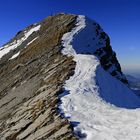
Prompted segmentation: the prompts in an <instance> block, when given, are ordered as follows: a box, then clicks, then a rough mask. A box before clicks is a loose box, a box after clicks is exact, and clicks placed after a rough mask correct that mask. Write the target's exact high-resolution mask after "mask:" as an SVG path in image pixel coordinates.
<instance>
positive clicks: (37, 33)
mask: <svg viewBox="0 0 140 140" xmlns="http://www.w3.org/2000/svg"><path fill="white" fill-rule="evenodd" d="M139 107H140V99H139V98H138V97H137V96H136V95H135V94H134V93H133V92H132V91H131V90H130V89H129V87H128V85H127V80H126V78H125V75H124V74H123V73H122V71H121V67H120V64H119V62H118V60H117V57H116V54H115V52H114V51H113V50H112V48H111V45H110V40H109V37H108V35H107V34H106V33H105V32H104V31H103V29H101V27H100V26H99V24H97V23H96V22H95V21H93V20H90V19H89V18H87V17H85V16H77V15H70V14H58V15H55V16H50V17H48V18H47V19H44V20H43V21H41V22H39V23H37V24H33V25H31V26H29V27H27V28H26V29H24V30H23V31H20V32H18V33H17V35H16V36H15V37H14V38H13V39H12V40H10V41H9V42H8V43H7V44H6V45H4V46H3V47H2V48H1V50H0V114H1V115H0V138H1V139H2V140H6V139H8V140H13V139H14V140H23V139H26V140H40V139H43V140H55V139H58V140H65V139H68V140H77V139H85V140H93V139H95V140H104V139H107V140H117V139H119V140H135V139H139V138H140V134H139V131H140V126H139V122H140V119H139V118H140V110H139V109H136V108H139ZM130 128H131V129H130ZM73 130H74V131H73Z"/></svg>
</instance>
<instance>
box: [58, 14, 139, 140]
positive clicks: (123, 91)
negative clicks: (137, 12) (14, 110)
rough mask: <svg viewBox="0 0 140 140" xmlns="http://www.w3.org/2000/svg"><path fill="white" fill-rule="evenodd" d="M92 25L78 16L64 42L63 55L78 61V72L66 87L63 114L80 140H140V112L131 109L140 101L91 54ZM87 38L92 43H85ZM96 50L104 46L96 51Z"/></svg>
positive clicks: (62, 96) (62, 98)
mask: <svg viewBox="0 0 140 140" xmlns="http://www.w3.org/2000/svg"><path fill="white" fill-rule="evenodd" d="M88 22H89V20H88V19H87V18H86V17H85V16H78V18H77V24H76V27H75V28H74V29H73V30H72V31H71V32H69V33H66V34H64V36H63V38H62V42H63V46H64V49H63V50H62V53H63V54H64V55H67V56H73V57H74V61H75V62H76V68H75V74H74V75H73V76H71V77H70V79H69V80H67V81H66V82H65V84H64V89H65V90H64V92H63V93H62V94H61V96H60V98H61V101H62V104H61V105H60V110H61V113H62V114H64V116H65V117H66V118H68V119H69V120H70V121H71V122H72V124H73V126H74V131H75V133H76V135H78V136H79V139H85V140H93V139H94V140H105V139H106V140H118V139H119V140H135V139H137V140H138V139H139V138H140V133H139V131H140V125H139V122H140V119H139V117H140V109H136V110H130V109H135V108H139V107H140V98H139V97H137V96H136V95H135V94H134V93H133V92H132V91H131V90H130V89H129V88H128V87H127V86H126V85H124V84H123V83H121V82H120V81H119V80H117V79H116V78H114V77H112V76H111V75H110V74H109V73H108V72H106V71H105V70H104V69H103V68H102V66H101V64H100V60H99V59H100V58H98V57H96V56H95V55H91V54H87V52H88V51H90V52H91V50H92V45H93V42H92V41H91V40H88V36H87V34H86V32H88V33H89V30H88V29H87V28H88V27H86V26H89V24H92V23H93V22H92V23H88ZM90 22H91V21H90ZM81 32H84V34H81ZM90 36H92V37H93V36H94V32H91V33H90ZM85 37H87V38H86V39H87V40H88V41H87V40H83V38H85ZM87 42H88V44H89V46H88V48H87V46H85V44H86V43H87ZM94 46H95V45H94ZM90 47H91V48H90ZM96 47H100V46H95V48H93V50H94V49H95V50H96V49H98V48H96ZM95 50H94V51H95ZM124 108H127V109H124Z"/></svg>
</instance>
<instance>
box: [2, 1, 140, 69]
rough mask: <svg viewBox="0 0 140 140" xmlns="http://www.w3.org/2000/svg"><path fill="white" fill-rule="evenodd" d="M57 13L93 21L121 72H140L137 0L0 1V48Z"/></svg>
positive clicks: (139, 21) (139, 29)
mask: <svg viewBox="0 0 140 140" xmlns="http://www.w3.org/2000/svg"><path fill="white" fill-rule="evenodd" d="M58 12H65V13H73V14H84V15H87V16H88V17H90V18H92V19H94V20H96V21H97V22H98V23H99V24H100V25H101V26H102V27H103V29H104V30H105V32H107V33H108V34H109V36H110V38H111V44H112V47H113V49H114V50H115V51H116V52H117V56H118V59H119V61H120V62H121V65H122V66H123V68H125V69H134V70H137V71H138V70H139V71H140V0H0V18H1V20H0V45H2V44H4V43H5V42H7V41H8V40H9V39H10V38H11V37H12V36H14V35H15V33H16V32H18V31H19V30H21V29H23V28H25V27H26V26H28V25H29V24H32V23H35V22H38V21H40V20H42V19H43V18H45V17H47V16H48V15H51V14H54V13H58Z"/></svg>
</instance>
